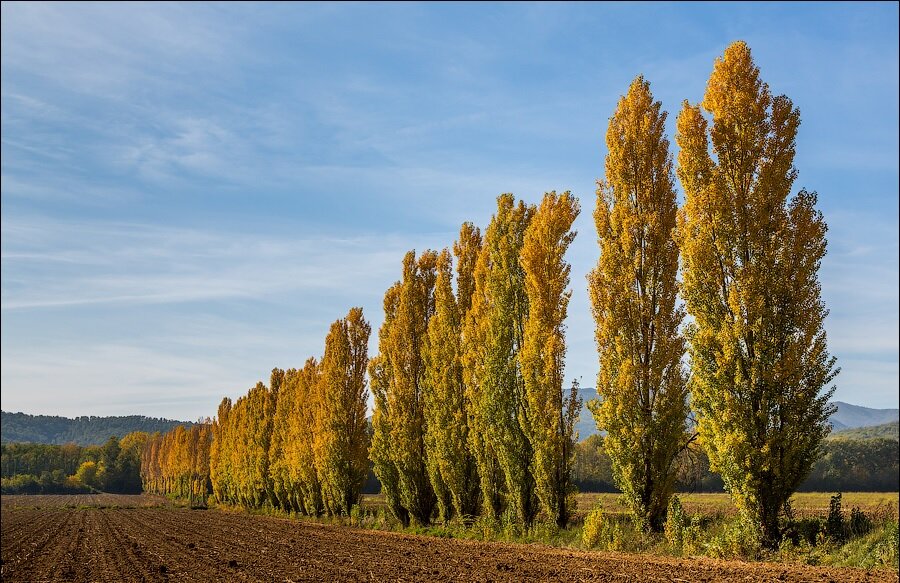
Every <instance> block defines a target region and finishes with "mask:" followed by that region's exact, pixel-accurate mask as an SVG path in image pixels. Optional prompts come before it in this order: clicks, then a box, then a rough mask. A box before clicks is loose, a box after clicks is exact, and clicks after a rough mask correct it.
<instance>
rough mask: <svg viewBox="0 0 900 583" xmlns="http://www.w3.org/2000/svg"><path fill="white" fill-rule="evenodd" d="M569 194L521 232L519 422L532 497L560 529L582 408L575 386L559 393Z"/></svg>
mask: <svg viewBox="0 0 900 583" xmlns="http://www.w3.org/2000/svg"><path fill="white" fill-rule="evenodd" d="M580 210H581V209H580V206H579V204H578V200H577V199H576V198H575V197H573V196H572V195H571V193H569V192H564V193H563V194H561V195H557V194H556V192H550V193H547V194H545V195H544V198H543V200H542V201H541V204H540V206H539V207H538V209H537V211H536V212H535V214H534V218H532V220H531V223H530V224H529V225H528V228H527V229H526V231H525V236H524V239H523V242H522V250H521V254H520V256H521V263H522V270H523V272H524V276H525V293H526V295H527V298H528V316H527V317H526V319H525V327H524V332H523V336H522V348H521V351H520V352H519V362H520V366H521V371H522V378H523V381H524V387H525V399H524V402H523V403H522V407H521V408H520V416H521V418H520V422H521V423H523V425H524V429H525V435H526V437H527V438H528V440H529V442H530V443H531V448H532V449H533V451H534V460H533V466H532V468H533V470H532V471H533V474H534V481H535V491H536V493H537V496H538V499H539V500H540V503H541V508H542V509H543V511H544V512H545V514H546V515H547V517H548V519H550V520H553V521H554V522H556V524H557V525H558V526H559V527H560V528H565V526H566V524H567V523H568V521H569V516H570V514H571V511H572V510H573V509H574V507H575V497H574V494H575V489H574V486H573V484H572V479H571V478H572V463H573V461H574V460H573V454H574V452H575V422H576V421H577V419H578V414H579V412H580V409H581V400H580V399H579V398H578V389H577V385H573V386H572V389H571V390H570V391H569V395H568V396H566V395H564V394H563V377H564V373H565V357H566V339H565V324H564V322H565V319H566V313H567V310H568V306H569V298H570V297H571V296H572V291H571V290H569V289H567V288H568V286H569V273H570V271H571V269H572V268H571V266H570V265H569V264H568V263H566V261H565V258H564V256H565V253H566V249H568V247H569V244H570V243H571V242H572V241H573V240H574V239H575V235H576V233H575V232H574V231H572V230H571V227H572V223H573V222H574V221H575V218H576V217H577V216H578V213H579V212H580Z"/></svg>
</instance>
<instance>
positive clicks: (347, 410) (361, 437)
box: [315, 308, 371, 514]
mask: <svg viewBox="0 0 900 583" xmlns="http://www.w3.org/2000/svg"><path fill="white" fill-rule="evenodd" d="M370 332H371V327H370V326H369V324H368V322H366V320H365V319H364V318H363V315H362V308H352V309H351V310H350V312H349V313H348V314H347V317H346V318H344V319H342V320H337V321H335V322H334V323H333V324H332V325H331V329H330V331H329V332H328V337H327V338H326V339H325V355H324V356H323V358H322V370H321V377H320V379H319V383H320V387H321V388H320V389H319V395H320V398H321V404H320V409H319V414H320V418H319V421H318V423H317V435H316V447H315V466H316V471H317V473H318V477H319V480H320V483H321V486H322V498H323V501H324V503H325V507H326V508H327V509H328V511H329V512H330V513H331V514H347V513H349V512H350V508H351V507H352V506H353V505H354V504H356V503H357V502H358V500H359V493H360V491H361V490H362V485H363V483H364V482H365V480H366V474H367V473H368V470H369V462H368V458H367V455H366V452H367V451H368V447H369V443H368V434H367V433H366V409H367V401H368V391H367V390H366V377H365V374H366V365H367V364H368V361H369V358H368V343H369V334H370Z"/></svg>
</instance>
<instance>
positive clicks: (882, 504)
mask: <svg viewBox="0 0 900 583" xmlns="http://www.w3.org/2000/svg"><path fill="white" fill-rule="evenodd" d="M831 496H832V493H831V492H799V493H797V494H794V496H793V497H792V498H791V506H792V507H793V510H794V514H795V515H796V516H797V517H812V516H827V515H828V507H829V504H830V502H831ZM678 497H679V498H681V503H682V505H683V506H684V509H685V511H686V512H687V513H688V514H701V515H704V516H715V515H719V516H734V515H735V514H737V508H736V507H735V506H734V504H733V503H732V502H731V498H730V497H729V495H728V494H725V493H724V492H723V493H715V494H679V495H678ZM598 501H599V502H601V503H602V504H603V508H604V510H605V511H606V512H607V513H612V514H619V513H624V512H626V509H625V506H624V501H623V499H622V495H621V494H605V493H604V494H598V493H583V494H579V495H578V514H579V515H581V516H583V515H584V514H586V513H587V512H588V511H589V510H590V509H591V508H594V506H595V505H596V504H597V502H598ZM898 501H900V494H898V493H897V492H844V493H843V494H842V495H841V505H842V507H843V508H844V510H845V511H848V512H849V511H850V509H851V508H853V507H859V509H860V510H862V511H863V512H865V513H866V514H869V515H875V516H883V517H885V518H887V517H893V518H894V519H896V518H897V515H898V511H897V509H898Z"/></svg>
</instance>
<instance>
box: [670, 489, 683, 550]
mask: <svg viewBox="0 0 900 583" xmlns="http://www.w3.org/2000/svg"><path fill="white" fill-rule="evenodd" d="M686 527H687V515H686V514H685V513H684V507H683V506H682V505H681V500H680V499H679V498H678V496H672V497H671V498H670V499H669V508H668V512H667V513H666V527H665V533H666V540H667V541H669V546H671V547H672V550H673V551H674V552H675V553H676V554H681V552H682V549H683V548H684V534H685V528H686Z"/></svg>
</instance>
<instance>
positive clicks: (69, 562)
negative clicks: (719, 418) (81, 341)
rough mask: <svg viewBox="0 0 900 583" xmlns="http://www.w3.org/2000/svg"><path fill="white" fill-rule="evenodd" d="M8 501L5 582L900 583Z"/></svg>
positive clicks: (181, 512) (779, 567)
mask: <svg viewBox="0 0 900 583" xmlns="http://www.w3.org/2000/svg"><path fill="white" fill-rule="evenodd" d="M6 498H7V497H4V499H3V504H2V525H3V529H2V531H3V532H2V551H3V562H2V578H3V581H12V582H20V581H48V580H52V581H75V582H76V583H89V582H90V583H94V582H105V581H109V582H112V581H116V582H119V581H145V582H149V581H153V582H163V581H246V582H251V581H252V582H256V581H323V580H327V581H385V580H390V581H459V582H465V583H471V582H488V581H595V582H617V583H618V582H635V583H637V582H639V581H640V582H643V581H668V582H671V581H673V580H679V579H680V580H682V581H734V580H740V581H776V580H779V581H807V582H816V583H826V582H828V581H842V582H843V581H847V582H851V583H852V582H862V581H891V582H895V583H896V582H897V581H898V578H897V574H896V573H894V572H891V571H886V570H870V571H865V570H861V569H836V568H813V567H806V566H800V565H785V564H771V563H742V562H737V561H715V560H712V559H705V558H699V559H695V558H690V559H687V558H685V559H677V558H672V557H661V556H652V555H630V554H620V553H599V552H597V553H594V552H584V551H575V550H568V549H559V548H551V547H545V546H541V545H521V544H504V543H485V542H480V541H467V540H458V539H440V538H432V537H420V536H414V535H407V534H399V533H391V532H378V531H367V530H360V529H352V528H347V527H341V526H330V525H323V524H316V523H311V522H303V521H297V520H289V519H284V518H273V517H265V516H253V515H249V514H246V513H242V512H224V511H215V510H209V511H193V510H188V509H184V508H181V509H177V508H173V507H172V506H171V505H163V506H160V502H159V500H156V501H154V500H151V499H149V498H144V497H128V498H125V497H121V498H117V497H115V496H110V495H98V496H97V497H96V498H94V499H85V498H84V497H77V498H75V497H64V496H60V497H45V498H43V499H41V500H39V501H38V502H39V504H30V502H31V501H28V500H7V499H6ZM89 503H93V504H94V505H95V507H93V508H90V507H87V508H86V506H89Z"/></svg>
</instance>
